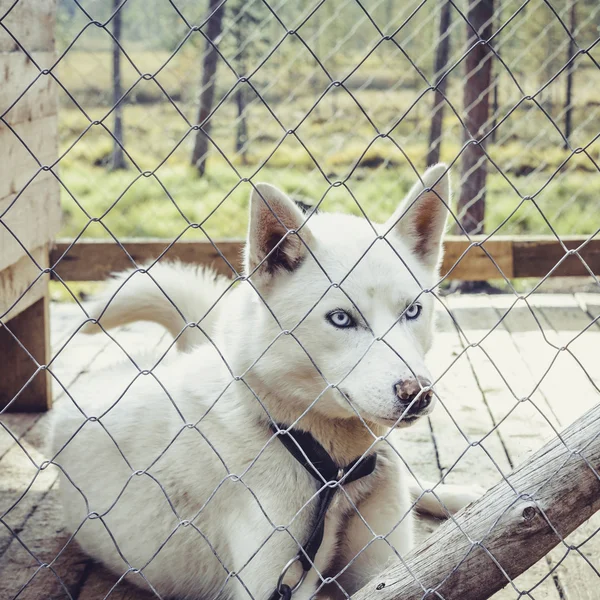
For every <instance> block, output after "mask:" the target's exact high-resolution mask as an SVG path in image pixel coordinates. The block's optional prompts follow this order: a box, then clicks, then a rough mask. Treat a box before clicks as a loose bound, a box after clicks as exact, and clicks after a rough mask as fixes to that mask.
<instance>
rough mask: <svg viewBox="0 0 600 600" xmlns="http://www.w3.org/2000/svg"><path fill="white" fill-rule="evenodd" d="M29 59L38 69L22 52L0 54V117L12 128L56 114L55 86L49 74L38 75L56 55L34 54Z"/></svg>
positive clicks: (48, 65) (49, 53) (48, 53)
mask: <svg viewBox="0 0 600 600" xmlns="http://www.w3.org/2000/svg"><path fill="white" fill-rule="evenodd" d="M31 58H33V60H34V61H35V63H37V65H38V66H36V65H35V63H34V62H33V61H32V60H31V59H30V57H29V56H27V55H26V54H25V53H23V52H8V53H0V115H3V119H5V120H6V121H8V122H9V123H10V124H11V125H16V124H17V123H23V122H25V121H35V120H36V119H40V118H42V117H48V116H50V115H55V114H57V112H58V97H57V87H58V85H57V83H56V82H55V80H54V79H53V78H52V77H51V76H50V75H40V69H46V68H49V67H51V66H52V65H53V63H54V61H55V55H54V53H53V52H36V53H34V54H33V55H31ZM38 67H39V68H38ZM9 108H10V110H8V109H9ZM7 111H8V112H7Z"/></svg>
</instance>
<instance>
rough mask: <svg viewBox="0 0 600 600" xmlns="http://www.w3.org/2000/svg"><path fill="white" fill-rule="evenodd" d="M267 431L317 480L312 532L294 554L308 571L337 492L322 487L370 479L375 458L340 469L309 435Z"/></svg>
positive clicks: (295, 431)
mask: <svg viewBox="0 0 600 600" xmlns="http://www.w3.org/2000/svg"><path fill="white" fill-rule="evenodd" d="M271 430H272V431H273V433H275V434H276V435H277V436H278V438H279V439H280V441H281V443H282V444H283V445H284V446H285V447H286V449H287V450H288V452H289V453H290V454H291V455H292V456H293V457H294V458H295V459H296V460H297V461H298V462H299V463H300V464H301V465H302V466H303V467H304V468H305V469H306V470H307V471H308V472H309V473H310V474H311V475H312V476H313V477H314V478H315V479H316V480H317V485H318V487H317V489H318V490H319V491H318V500H319V504H318V507H317V511H316V514H315V517H314V518H313V525H312V530H311V532H310V533H309V535H308V539H307V540H306V541H305V542H304V544H303V546H302V549H301V550H300V552H299V553H298V560H299V561H300V563H301V564H302V568H303V569H304V571H309V570H310V569H311V567H312V564H313V561H314V558H315V556H316V554H317V551H318V550H319V547H320V546H321V543H322V541H323V534H324V532H325V516H326V514H327V509H328V508H329V506H330V504H331V501H332V500H333V497H334V495H335V493H336V492H337V491H338V489H339V485H329V486H327V485H325V484H327V483H329V482H338V483H339V484H346V483H351V482H352V481H356V480H357V479H361V478H362V477H366V476H367V475H370V474H371V473H373V471H374V470H375V466H376V464H377V454H376V453H373V454H369V455H367V456H359V457H358V458H356V459H354V460H353V461H352V462H351V463H350V464H348V465H346V466H345V467H340V466H339V465H338V464H337V463H336V462H335V461H334V460H333V458H331V456H330V455H329V453H328V452H327V450H325V448H323V446H322V445H321V444H320V443H319V442H317V440H316V439H315V438H314V437H313V436H312V435H311V434H310V433H308V432H306V431H300V430H299V429H287V428H286V427H285V426H284V425H277V427H275V426H274V425H271ZM280 595H282V594H280Z"/></svg>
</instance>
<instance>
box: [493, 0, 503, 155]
mask: <svg viewBox="0 0 600 600" xmlns="http://www.w3.org/2000/svg"><path fill="white" fill-rule="evenodd" d="M500 27H502V0H498V12H497V14H496V30H498V29H500ZM494 40H495V41H494V43H495V44H496V47H498V45H499V41H498V36H496V37H495V38H494ZM496 54H497V55H498V58H499V57H500V50H499V49H496ZM501 74H502V64H501V63H500V61H498V62H497V63H496V68H495V69H494V87H493V97H492V134H491V136H490V138H491V141H492V143H493V144H494V143H496V134H497V131H496V125H497V124H498V106H499V104H500V76H501Z"/></svg>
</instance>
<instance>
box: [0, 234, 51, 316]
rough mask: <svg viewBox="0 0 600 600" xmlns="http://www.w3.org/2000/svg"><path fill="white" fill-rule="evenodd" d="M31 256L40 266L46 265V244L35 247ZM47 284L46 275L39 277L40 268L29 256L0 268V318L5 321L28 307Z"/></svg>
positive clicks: (40, 294)
mask: <svg viewBox="0 0 600 600" xmlns="http://www.w3.org/2000/svg"><path fill="white" fill-rule="evenodd" d="M31 256H33V258H34V259H35V260H36V262H37V263H38V264H39V265H40V267H42V268H46V267H47V266H48V248H47V246H42V247H40V248H35V249H34V250H33V251H32V252H31ZM34 282H35V283H34ZM32 284H33V285H32ZM47 286H48V275H42V276H41V277H40V269H39V268H38V267H37V266H36V265H35V263H34V262H33V261H32V260H31V258H30V257H29V256H23V258H21V259H19V260H18V261H16V262H15V263H13V264H12V265H10V266H9V267H7V268H5V269H3V270H0V319H2V321H3V322H7V321H9V320H10V319H12V318H13V317H16V316H17V315H18V314H19V313H21V312H23V311H24V310H25V309H26V308H29V307H30V306H31V305H32V304H33V303H34V302H36V301H37V300H39V299H40V298H42V297H43V295H44V294H45V293H46V288H47Z"/></svg>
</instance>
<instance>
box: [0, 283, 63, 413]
mask: <svg viewBox="0 0 600 600" xmlns="http://www.w3.org/2000/svg"><path fill="white" fill-rule="evenodd" d="M48 303H49V298H48V291H47V290H46V293H45V294H44V296H43V297H42V298H40V299H39V300H38V301H37V302H35V303H34V304H32V305H31V306H30V307H29V308H27V309H26V310H24V311H23V312H21V313H20V314H19V315H17V316H16V317H15V318H14V319H11V320H10V321H9V322H8V324H7V325H5V326H4V327H2V328H0V356H2V361H1V362H0V382H2V384H1V385H0V409H3V408H6V407H7V406H8V409H9V410H10V411H13V412H17V411H18V412H39V411H44V410H48V409H49V408H50V406H51V404H52V386H51V382H50V374H49V373H48V372H47V371H46V370H39V367H38V366H37V365H36V362H37V363H38V364H39V365H47V364H48V363H49V362H50V324H49V317H48ZM8 330H10V332H9V331H8ZM15 336H16V338H17V339H18V342H17V340H15ZM30 355H31V356H30ZM32 357H33V358H32ZM34 359H35V360H34ZM34 375H35V376H34ZM32 376H34V377H33V378H32ZM24 386H25V387H24Z"/></svg>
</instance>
